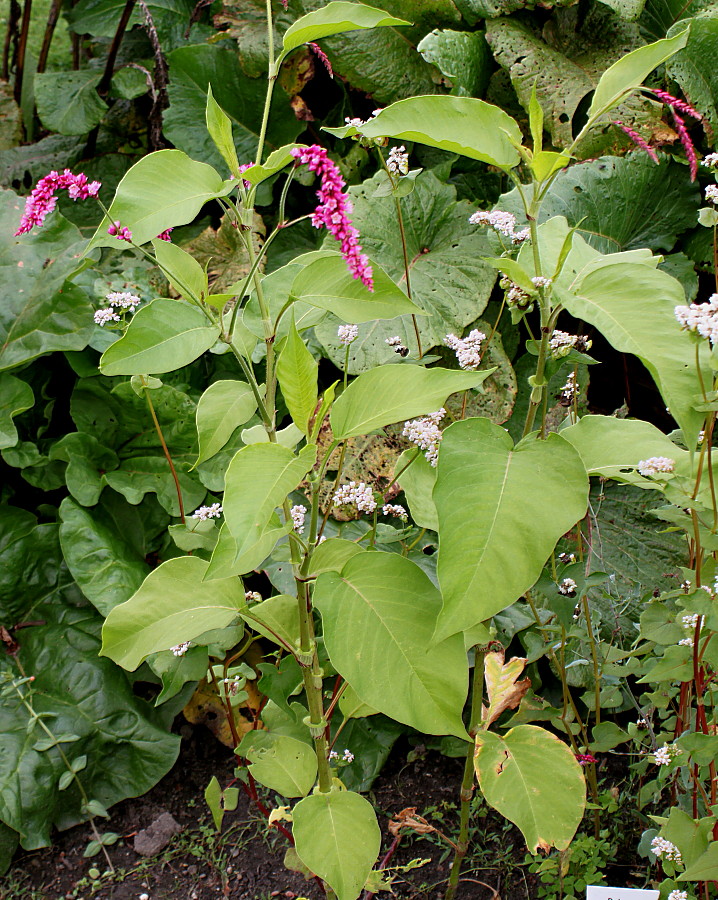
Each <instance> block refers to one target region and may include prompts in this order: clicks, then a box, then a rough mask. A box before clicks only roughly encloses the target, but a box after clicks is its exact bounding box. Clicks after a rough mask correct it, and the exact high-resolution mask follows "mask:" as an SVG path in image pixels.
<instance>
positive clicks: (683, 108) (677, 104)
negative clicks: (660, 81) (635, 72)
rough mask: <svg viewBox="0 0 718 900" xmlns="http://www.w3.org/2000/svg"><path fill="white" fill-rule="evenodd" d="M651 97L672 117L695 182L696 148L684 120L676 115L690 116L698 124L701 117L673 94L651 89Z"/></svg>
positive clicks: (696, 169)
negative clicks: (662, 105)
mask: <svg viewBox="0 0 718 900" xmlns="http://www.w3.org/2000/svg"><path fill="white" fill-rule="evenodd" d="M652 92H653V95H654V96H655V97H656V98H657V99H658V100H660V101H661V103H665V104H666V106H667V107H668V108H669V109H670V111H671V115H672V116H673V121H674V123H675V126H676V131H677V132H678V137H679V138H680V139H681V144H683V149H684V150H685V151H686V158H687V159H688V165H689V166H690V172H691V181H695V180H696V175H697V174H698V157H697V155H696V148H695V147H694V146H693V141H692V140H691V136H690V134H689V133H688V129H687V128H686V122H685V119H683V118H682V117H681V116H679V115H678V113H682V114H683V115H684V116H691V117H692V118H694V119H697V120H698V121H699V122H700V121H701V119H702V118H703V116H702V115H701V114H700V113H699V112H698V110H697V109H694V107H692V106H691V105H690V103H686V102H685V100H679V99H678V97H674V96H673V94H669V93H668V91H660V90H656V89H653V91H652Z"/></svg>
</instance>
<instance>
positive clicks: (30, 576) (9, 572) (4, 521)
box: [0, 505, 69, 627]
mask: <svg viewBox="0 0 718 900" xmlns="http://www.w3.org/2000/svg"><path fill="white" fill-rule="evenodd" d="M0 551H2V556H3V566H2V569H0V618H1V619H2V620H3V622H9V623H10V624H11V625H14V624H15V623H16V622H20V621H22V619H23V618H25V619H32V618H33V611H34V609H35V607H36V606H37V605H38V604H39V603H41V602H42V601H43V600H44V598H45V596H46V595H48V594H51V591H50V589H49V588H48V585H51V586H52V587H53V589H56V590H58V591H59V590H61V589H63V588H66V587H67V582H68V580H69V579H68V578H67V576H66V575H65V574H64V572H62V570H61V564H62V556H61V553H60V548H59V546H58V540H57V526H56V525H36V522H35V517H34V516H33V515H32V514H31V513H28V512H25V511H24V510H19V509H18V508H16V507H11V506H8V505H6V506H4V507H2V508H0ZM61 575H62V576H64V577H61ZM53 599H58V602H59V598H56V597H54V596H53ZM6 627H7V626H6Z"/></svg>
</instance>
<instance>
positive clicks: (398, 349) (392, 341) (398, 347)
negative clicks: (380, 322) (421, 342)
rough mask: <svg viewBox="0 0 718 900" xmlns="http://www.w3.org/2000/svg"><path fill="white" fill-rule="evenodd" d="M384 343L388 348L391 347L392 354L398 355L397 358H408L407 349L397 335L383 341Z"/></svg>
mask: <svg viewBox="0 0 718 900" xmlns="http://www.w3.org/2000/svg"><path fill="white" fill-rule="evenodd" d="M384 343H385V344H388V345H389V346H390V347H392V348H393V350H394V353H398V354H399V356H408V355H409V348H408V347H405V346H404V345H403V344H402V342H401V338H400V337H399V335H398V334H395V335H394V337H389V338H387V339H386V340H385V341H384Z"/></svg>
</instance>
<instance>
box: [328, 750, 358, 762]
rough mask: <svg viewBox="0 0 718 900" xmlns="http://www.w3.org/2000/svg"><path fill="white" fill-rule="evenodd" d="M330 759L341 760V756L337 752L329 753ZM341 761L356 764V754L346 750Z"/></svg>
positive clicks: (331, 751)
mask: <svg viewBox="0 0 718 900" xmlns="http://www.w3.org/2000/svg"><path fill="white" fill-rule="evenodd" d="M329 759H339V754H338V753H337V751H336V750H330V751H329ZM341 760H342V762H345V763H350V762H354V754H353V753H352V752H351V750H345V751H344V753H342V756H341Z"/></svg>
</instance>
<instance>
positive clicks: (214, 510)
mask: <svg viewBox="0 0 718 900" xmlns="http://www.w3.org/2000/svg"><path fill="white" fill-rule="evenodd" d="M221 515H222V505H221V504H220V503H213V504H212V505H211V506H200V507H199V509H196V510H195V511H194V512H193V513H192V515H191V517H190V518H192V519H199V520H200V522H206V521H207V519H218V518H219V517H220V516H221Z"/></svg>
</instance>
